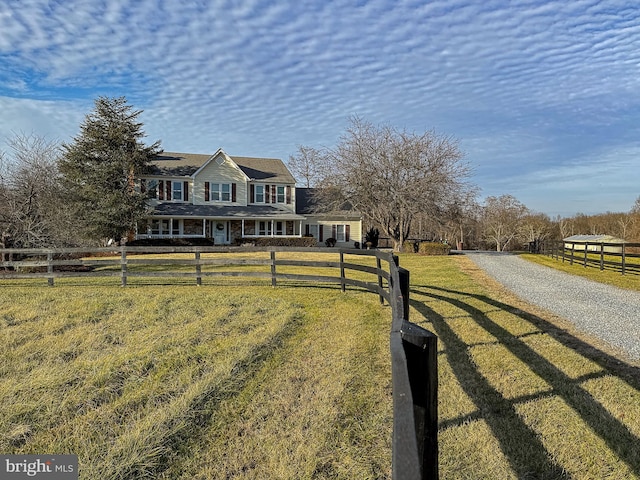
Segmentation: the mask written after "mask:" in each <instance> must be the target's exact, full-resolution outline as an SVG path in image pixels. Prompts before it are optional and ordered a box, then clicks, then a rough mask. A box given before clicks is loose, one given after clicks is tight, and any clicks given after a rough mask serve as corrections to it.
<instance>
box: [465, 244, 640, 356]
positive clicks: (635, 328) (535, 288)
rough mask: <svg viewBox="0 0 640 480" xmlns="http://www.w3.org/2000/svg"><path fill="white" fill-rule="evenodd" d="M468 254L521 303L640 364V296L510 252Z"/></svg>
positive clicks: (466, 252)
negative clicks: (564, 321)
mask: <svg viewBox="0 0 640 480" xmlns="http://www.w3.org/2000/svg"><path fill="white" fill-rule="evenodd" d="M464 254H465V255H467V256H468V258H469V259H471V260H472V261H473V262H474V263H475V264H476V265H477V266H478V267H480V268H481V269H482V270H484V271H485V272H486V273H487V274H488V275H490V276H491V277H493V278H494V279H495V280H497V281H498V282H500V283H501V284H503V285H504V286H505V287H507V288H508V289H509V290H511V291H512V292H513V293H515V294H516V295H518V296H519V297H520V298H522V299H524V300H526V301H527V302H529V303H532V304H534V305H538V306H540V307H542V308H545V309H546V310H549V311H551V312H553V313H555V314H557V315H559V316H561V317H563V318H565V319H567V320H570V321H571V322H572V323H573V324H574V325H575V326H576V327H577V328H578V329H580V330H582V331H584V332H588V333H590V334H592V335H595V336H596V337H598V338H600V339H602V340H605V341H606V342H608V343H610V344H612V345H615V346H616V347H619V348H621V349H623V350H624V351H626V352H627V353H628V354H629V356H630V357H632V358H633V359H635V360H640V292H633V291H628V290H622V289H619V288H616V287H612V286H609V285H604V284H601V283H597V282H593V281H591V280H587V279H585V278H582V277H578V276H574V275H569V274H567V273H564V272H559V271H557V270H554V269H552V268H549V267H544V266H541V265H537V264H535V263H531V262H528V261H526V260H523V259H522V258H520V257H518V256H517V255H513V254H509V253H498V252H472V251H465V252H464Z"/></svg>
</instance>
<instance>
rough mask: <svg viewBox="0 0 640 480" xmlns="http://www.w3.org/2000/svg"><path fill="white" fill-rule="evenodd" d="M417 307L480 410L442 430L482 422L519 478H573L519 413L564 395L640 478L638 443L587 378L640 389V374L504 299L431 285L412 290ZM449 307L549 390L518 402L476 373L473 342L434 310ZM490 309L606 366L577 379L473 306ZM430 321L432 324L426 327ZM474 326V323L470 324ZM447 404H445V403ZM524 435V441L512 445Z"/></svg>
mask: <svg viewBox="0 0 640 480" xmlns="http://www.w3.org/2000/svg"><path fill="white" fill-rule="evenodd" d="M411 299H412V300H411V306H412V307H414V308H415V309H416V310H417V311H418V312H419V313H420V315H421V316H422V317H424V318H423V319H422V318H414V320H413V321H414V322H416V323H418V324H422V325H423V326H427V327H428V328H430V329H431V330H433V331H434V333H435V334H436V335H437V336H438V337H439V339H440V342H441V347H442V348H443V349H444V354H446V356H447V360H448V362H449V364H450V365H451V368H452V371H453V374H454V375H455V376H456V377H457V379H458V380H459V383H460V385H461V387H462V389H463V390H464V391H465V393H466V394H467V395H468V396H469V398H471V399H472V401H473V402H474V404H475V405H476V407H477V409H476V411H475V412H473V413H472V414H470V415H466V416H463V417H461V418H456V419H450V420H445V421H441V422H440V425H439V427H440V429H441V430H442V429H443V428H447V427H450V426H455V425H462V424H464V423H465V422H468V421H471V420H476V419H483V420H484V421H485V422H486V423H487V425H488V426H489V428H490V429H491V431H492V433H493V435H494V436H495V438H496V439H497V441H498V442H499V444H500V446H501V449H502V451H503V453H504V455H505V457H506V458H507V460H508V462H509V464H510V466H511V467H512V469H513V471H514V472H515V473H516V475H517V476H518V478H531V473H532V470H531V468H532V466H535V471H536V473H537V475H539V476H540V478H567V477H569V476H570V475H569V474H568V473H567V472H565V471H564V469H563V468H562V466H561V465H559V464H557V463H555V462H554V461H553V460H552V458H553V457H552V455H550V454H549V452H548V451H547V449H546V448H545V446H544V445H543V444H542V442H541V440H540V438H539V436H538V435H537V434H536V432H535V431H534V430H533V429H531V427H529V426H528V425H527V424H525V423H524V422H523V420H522V419H521V417H520V416H519V415H518V413H517V411H516V407H517V405H518V404H519V403H522V402H527V401H533V400H537V399H541V398H544V397H550V396H556V397H560V398H561V399H562V400H563V401H564V402H566V404H567V405H568V406H569V407H571V408H572V409H573V410H574V411H575V412H577V413H578V414H579V415H580V417H581V419H582V420H583V421H584V422H585V423H586V424H587V425H588V426H589V427H590V428H591V429H592V431H593V432H594V433H595V434H596V435H598V436H599V437H600V438H601V439H602V440H603V441H604V442H605V443H606V444H607V445H608V447H609V448H610V449H611V450H612V451H613V452H615V454H616V455H617V456H618V458H620V459H621V460H622V461H623V462H625V463H626V464H627V465H628V466H629V468H630V470H631V471H633V472H634V473H635V474H636V475H639V476H640V447H639V445H640V438H638V437H637V436H635V435H633V434H632V433H631V432H630V431H629V430H628V428H627V427H626V426H625V425H624V424H623V423H621V422H620V421H619V420H618V419H617V418H615V417H614V416H613V415H612V414H611V413H609V411H608V410H606V409H605V408H604V407H603V406H602V405H601V404H600V403H598V402H597V401H596V400H595V399H594V398H593V397H592V396H591V395H590V394H589V393H588V392H587V391H586V390H585V389H584V388H583V387H582V385H581V384H582V383H583V382H584V381H586V380H588V379H592V378H599V377H604V376H607V375H615V376H617V377H619V378H621V379H623V380H624V381H626V382H627V383H628V384H629V385H630V386H631V387H632V388H634V389H636V390H639V391H640V369H639V368H638V367H635V366H632V365H629V364H626V363H624V362H622V361H620V360H619V359H617V358H615V357H613V356H611V355H609V354H607V353H605V352H602V351H601V350H599V349H597V348H595V347H593V346H592V345H589V344H588V343H586V342H585V341H583V340H581V339H579V338H577V337H575V336H573V335H571V334H570V333H568V332H566V331H565V330H562V329H561V328H559V327H557V326H556V325H553V324H552V323H550V322H549V321H547V320H545V319H543V318H541V317H539V316H537V315H534V314H531V313H528V312H526V311H523V310H520V309H518V308H516V307H514V306H512V305H509V304H506V303H502V302H499V301H497V300H494V299H492V298H489V297H487V296H484V295H477V294H468V293H466V292H461V291H456V290H449V289H446V288H439V287H433V286H413V288H412V289H411ZM431 300H437V301H442V302H446V303H448V304H450V305H452V306H454V307H456V308H458V309H460V310H461V311H462V312H465V313H466V314H468V315H469V316H470V319H472V321H474V322H475V323H476V324H477V325H478V326H479V327H481V328H482V329H484V330H485V331H486V332H488V333H489V334H491V335H493V336H494V337H495V338H496V339H497V342H498V343H499V344H500V345H501V346H503V347H505V348H506V349H507V350H508V351H509V352H510V353H511V354H512V355H514V356H515V357H516V358H517V359H519V360H520V361H522V362H523V363H525V364H526V365H527V366H528V367H529V368H530V369H531V370H532V372H533V373H534V374H536V375H538V376H539V377H540V378H542V379H543V380H544V381H546V382H547V384H548V385H550V390H548V391H544V392H540V393H536V394H532V395H527V396H524V397H518V398H509V399H508V398H505V397H504V396H503V395H502V394H501V393H500V392H499V391H498V390H497V389H496V388H494V387H493V386H492V385H491V382H490V381H489V379H488V378H486V377H485V376H484V375H483V374H482V373H481V372H480V371H479V369H478V367H477V366H476V364H475V363H474V361H473V358H472V357H471V355H470V352H469V348H470V347H471V346H472V345H468V344H467V343H465V342H464V341H463V340H462V339H461V338H460V337H459V336H458V335H457V333H456V332H455V331H454V329H453V328H452V327H451V326H450V325H449V323H448V320H449V319H447V318H445V317H443V316H442V315H441V314H439V313H438V312H437V311H435V310H434V309H433V308H431V307H430V306H429V301H431ZM478 302H480V303H481V304H484V305H486V306H489V307H491V308H492V309H499V310H503V311H506V312H509V313H510V314H512V315H516V316H517V317H519V318H520V319H522V320H524V321H526V322H529V323H530V324H531V325H532V326H534V327H536V328H537V329H539V330H541V331H542V332H543V333H546V334H549V335H550V336H551V337H552V338H554V339H555V340H557V341H558V342H559V343H561V344H562V345H564V346H565V347H568V348H570V349H572V350H574V351H575V352H577V353H579V354H580V355H582V356H583V357H585V358H587V359H589V360H591V361H592V362H594V363H595V364H597V365H598V366H600V367H601V368H602V371H601V372H596V373H592V374H588V375H586V376H582V377H578V378H571V377H569V376H568V375H567V374H565V373H564V372H563V371H562V370H561V369H559V368H558V367H557V366H556V365H554V364H553V363H552V362H550V361H549V360H548V359H546V358H545V357H543V356H542V355H540V354H539V353H538V352H536V351H535V350H534V349H533V348H532V347H531V346H529V345H528V344H527V343H526V342H525V341H524V338H523V337H524V336H522V335H515V334H513V333H511V332H509V331H508V330H506V329H505V328H504V327H502V326H501V325H499V324H498V323H496V322H494V321H493V320H492V319H491V318H490V317H489V316H488V315H487V314H486V313H485V312H484V311H483V310H481V309H480V308H478V307H477V306H474V304H476V305H477V304H478ZM423 321H424V322H427V325H425V324H423V323H422V322H423ZM470 321H471V320H470ZM429 323H430V325H431V326H430V327H429V326H428V324H429ZM441 354H443V353H441ZM442 401H446V398H443V399H442ZM514 437H515V438H519V439H523V441H518V442H514V441H513V439H514Z"/></svg>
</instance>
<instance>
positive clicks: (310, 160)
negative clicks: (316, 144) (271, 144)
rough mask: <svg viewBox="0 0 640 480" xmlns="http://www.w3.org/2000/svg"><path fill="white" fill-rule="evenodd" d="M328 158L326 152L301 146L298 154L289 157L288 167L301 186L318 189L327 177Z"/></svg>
mask: <svg viewBox="0 0 640 480" xmlns="http://www.w3.org/2000/svg"><path fill="white" fill-rule="evenodd" d="M326 157H327V152H325V151H324V150H318V149H316V148H313V147H305V146H303V145H299V146H298V152H297V154H296V155H290V156H289V161H288V162H287V166H288V167H289V170H290V171H291V173H292V174H293V176H294V177H295V178H296V179H297V180H298V183H300V185H302V186H303V187H306V188H310V187H316V186H318V185H320V183H321V182H322V180H323V179H324V177H326V175H327V172H326V167H327V161H326Z"/></svg>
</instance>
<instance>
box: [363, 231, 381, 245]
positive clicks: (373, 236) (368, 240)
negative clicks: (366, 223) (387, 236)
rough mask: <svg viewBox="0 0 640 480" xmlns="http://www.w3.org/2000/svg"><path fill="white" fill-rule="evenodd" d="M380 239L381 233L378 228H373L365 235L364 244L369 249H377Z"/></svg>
mask: <svg viewBox="0 0 640 480" xmlns="http://www.w3.org/2000/svg"><path fill="white" fill-rule="evenodd" d="M379 239H380V231H379V230H378V229H377V228H373V227H371V228H370V229H369V230H367V231H366V232H365V234H364V242H365V244H370V245H368V247H367V248H377V247H378V240H379Z"/></svg>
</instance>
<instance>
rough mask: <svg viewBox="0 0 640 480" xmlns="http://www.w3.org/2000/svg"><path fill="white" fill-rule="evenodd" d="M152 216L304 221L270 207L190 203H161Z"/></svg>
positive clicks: (301, 218) (302, 218) (300, 217)
mask: <svg viewBox="0 0 640 480" xmlns="http://www.w3.org/2000/svg"><path fill="white" fill-rule="evenodd" d="M152 214H153V216H162V217H181V218H182V217H196V218H238V219H240V218H245V219H251V218H253V219H257V218H265V219H271V218H274V219H281V220H304V217H302V216H300V215H296V214H295V213H293V212H291V211H290V210H284V209H281V208H277V207H275V206H271V205H247V206H241V205H232V206H223V205H192V204H190V203H174V202H163V203H159V204H158V205H155V206H154V207H153V213H152Z"/></svg>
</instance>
